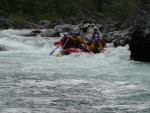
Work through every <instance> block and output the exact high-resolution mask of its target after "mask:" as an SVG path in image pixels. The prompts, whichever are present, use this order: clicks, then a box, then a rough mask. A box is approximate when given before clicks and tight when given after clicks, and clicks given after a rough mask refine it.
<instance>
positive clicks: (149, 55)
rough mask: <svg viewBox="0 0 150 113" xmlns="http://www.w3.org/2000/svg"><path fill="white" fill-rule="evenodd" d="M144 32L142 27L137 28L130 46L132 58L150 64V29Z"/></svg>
mask: <svg viewBox="0 0 150 113" xmlns="http://www.w3.org/2000/svg"><path fill="white" fill-rule="evenodd" d="M146 30H149V32H148V31H146V32H145V31H144V30H143V29H142V28H141V27H140V25H138V26H136V28H135V31H134V32H133V34H132V40H131V43H130V45H129V49H130V51H131V55H130V58H131V59H132V60H135V61H142V62H150V52H149V50H150V29H149V28H148V29H146Z"/></svg>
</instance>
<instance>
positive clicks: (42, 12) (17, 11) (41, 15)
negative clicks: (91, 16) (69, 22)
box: [0, 0, 139, 21]
mask: <svg viewBox="0 0 150 113" xmlns="http://www.w3.org/2000/svg"><path fill="white" fill-rule="evenodd" d="M138 8H139V0H1V1H0V9H1V10H3V11H6V12H7V13H8V14H9V15H10V16H11V17H13V18H15V19H17V20H22V21H25V20H28V21H39V20H42V19H47V20H56V19H58V18H67V17H70V16H76V17H79V18H81V19H83V18H88V17H87V16H86V14H85V12H84V11H85V10H86V11H96V12H100V13H104V14H106V15H107V16H108V17H110V18H111V19H113V20H119V21H123V20H125V19H126V18H127V17H129V16H130V15H131V14H132V13H134V12H135V11H136V10H137V9H138Z"/></svg>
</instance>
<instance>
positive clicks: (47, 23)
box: [39, 20, 51, 28]
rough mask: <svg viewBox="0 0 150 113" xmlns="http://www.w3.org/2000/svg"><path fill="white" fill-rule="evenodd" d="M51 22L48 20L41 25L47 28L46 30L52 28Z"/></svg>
mask: <svg viewBox="0 0 150 113" xmlns="http://www.w3.org/2000/svg"><path fill="white" fill-rule="evenodd" d="M50 24H51V23H50V21H48V20H41V21H40V22H39V25H42V26H43V27H45V28H49V26H50Z"/></svg>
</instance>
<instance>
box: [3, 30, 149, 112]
mask: <svg viewBox="0 0 150 113" xmlns="http://www.w3.org/2000/svg"><path fill="white" fill-rule="evenodd" d="M29 31H30V30H11V29H9V30H1V31H0V45H4V46H6V47H7V48H8V49H9V51H3V52H0V112H1V113H149V112H150V64H149V63H143V62H135V61H131V60H130V51H128V46H125V47H118V48H113V46H112V44H108V47H107V48H106V51H105V53H101V54H95V55H92V54H72V55H69V56H62V57H59V58H57V57H55V54H57V53H58V52H59V50H60V49H58V50H56V51H55V53H54V55H52V56H49V53H50V52H51V51H52V50H53V49H54V48H55V47H54V46H53V42H54V41H57V40H60V38H59V37H58V38H51V37H48V38H47V37H40V36H36V37H24V36H21V34H24V33H27V32H29Z"/></svg>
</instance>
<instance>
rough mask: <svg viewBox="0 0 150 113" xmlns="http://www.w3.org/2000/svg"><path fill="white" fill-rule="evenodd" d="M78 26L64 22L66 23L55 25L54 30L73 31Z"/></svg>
mask: <svg viewBox="0 0 150 113" xmlns="http://www.w3.org/2000/svg"><path fill="white" fill-rule="evenodd" d="M75 27H76V26H75V25H70V24H64V25H57V26H55V27H54V30H55V31H58V32H61V33H63V32H71V31H73V30H74V28H75Z"/></svg>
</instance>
